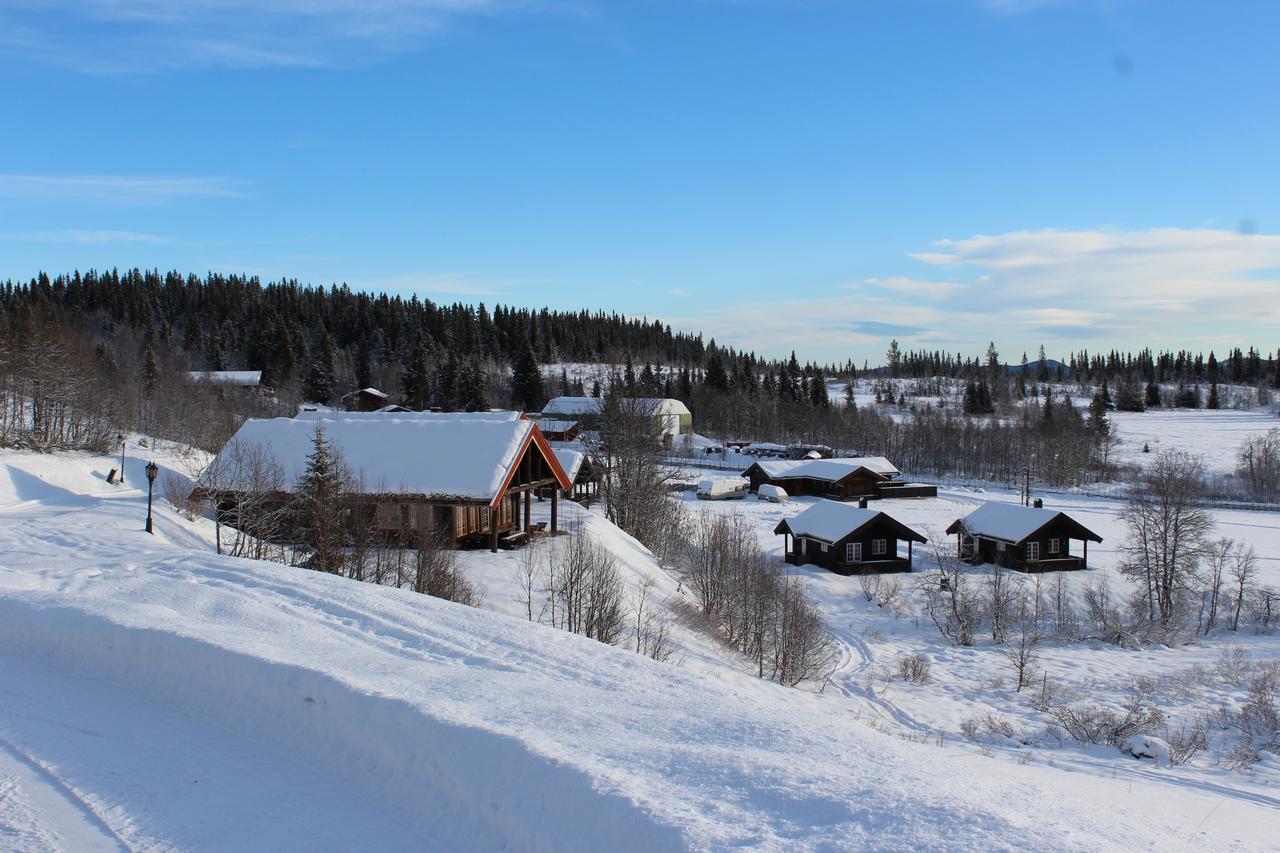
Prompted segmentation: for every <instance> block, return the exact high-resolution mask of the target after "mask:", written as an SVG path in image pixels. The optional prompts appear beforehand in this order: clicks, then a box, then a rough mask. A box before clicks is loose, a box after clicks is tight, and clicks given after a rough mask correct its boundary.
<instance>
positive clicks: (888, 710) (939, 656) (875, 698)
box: [684, 472, 1280, 809]
mask: <svg viewBox="0 0 1280 853" xmlns="http://www.w3.org/2000/svg"><path fill="white" fill-rule="evenodd" d="M691 473H692V472H691ZM684 497H685V499H686V501H687V503H688V506H689V508H690V509H691V510H692V511H695V512H713V513H729V514H733V515H735V516H737V517H739V518H744V519H746V520H748V521H749V522H750V523H751V525H752V527H753V529H754V530H755V531H756V533H757V535H758V537H759V540H760V542H761V545H762V546H763V547H764V548H765V549H766V551H767V552H768V553H770V554H772V555H774V556H775V557H776V558H778V559H781V556H782V537H781V536H777V535H775V534H774V533H773V530H774V528H775V527H776V526H777V524H778V522H779V521H780V520H781V519H783V518H786V517H790V516H793V515H795V514H797V513H799V512H801V511H803V510H804V509H805V508H806V507H808V506H810V505H812V504H813V503H814V501H815V499H812V498H799V499H792V500H791V501H790V502H788V503H786V504H773V503H768V502H765V501H758V500H756V499H755V498H754V497H748V498H747V499H746V500H743V501H732V502H703V501H696V499H695V498H694V497H693V496H692V495H691V494H686V495H685V496H684ZM992 500H994V501H1000V502H1005V503H1010V504H1015V503H1017V502H1018V496H1017V495H1016V494H1015V493H1013V492H1010V491H1007V490H1000V489H985V490H983V491H980V492H979V491H975V490H969V489H948V488H943V489H940V490H939V495H938V497H937V498H923V499H906V500H892V501H879V502H875V503H873V504H872V508H873V509H879V510H883V511H884V512H887V513H889V514H890V515H892V516H893V517H894V518H896V519H898V520H899V521H901V522H903V523H904V524H907V525H908V526H910V527H913V528H915V529H916V530H918V531H920V532H921V533H924V534H925V535H927V536H929V537H930V538H931V539H933V540H934V541H936V542H938V543H939V544H940V545H941V547H942V548H944V549H946V550H947V551H950V549H951V548H953V547H954V538H953V537H947V536H946V535H945V534H944V533H943V531H944V529H945V528H946V527H947V526H948V525H949V524H950V523H951V522H952V521H953V520H955V519H956V518H960V517H962V516H964V515H967V514H968V513H969V512H971V511H972V510H973V509H974V508H975V507H977V506H978V505H979V504H981V503H982V502H984V501H992ZM1045 501H1046V502H1045V505H1046V507H1047V508H1050V509H1060V510H1064V511H1066V512H1068V513H1070V514H1071V516H1072V517H1073V518H1076V519H1077V520H1079V521H1080V522H1081V523H1083V524H1084V525H1085V526H1086V527H1089V528H1090V529H1092V530H1093V531H1095V532H1096V533H1098V534H1099V535H1101V536H1102V537H1103V539H1104V541H1103V543H1102V544H1100V545H1099V544H1094V543H1090V546H1089V569H1088V570H1087V571H1083V572H1067V573H1046V574H1044V575H1041V576H1039V579H1040V583H1041V584H1042V586H1041V590H1040V592H1041V594H1042V596H1044V597H1050V596H1051V595H1052V592H1053V589H1052V584H1053V583H1054V580H1055V579H1056V578H1057V577H1058V576H1059V574H1061V575H1062V576H1063V577H1064V578H1065V579H1066V582H1067V584H1068V588H1069V590H1070V592H1071V594H1072V595H1078V594H1079V593H1080V591H1081V590H1082V589H1083V588H1084V585H1085V584H1088V583H1095V582H1096V581H1097V580H1098V578H1099V577H1102V576H1106V577H1107V579H1108V581H1109V583H1110V584H1111V588H1112V590H1113V593H1114V594H1116V595H1122V594H1124V593H1125V591H1126V590H1128V589H1130V588H1131V585H1130V584H1129V582H1128V581H1127V580H1125V579H1124V578H1123V577H1122V576H1121V575H1120V574H1119V573H1118V572H1117V571H1116V562H1117V547H1118V546H1119V545H1120V543H1121V542H1122V541H1123V539H1124V537H1125V530H1124V525H1123V523H1122V522H1121V521H1120V519H1119V518H1118V515H1119V512H1120V509H1121V507H1122V504H1121V503H1120V502H1118V501H1113V500H1107V499H1103V498H1088V497H1063V496H1057V495H1055V496H1051V497H1046V499H1045ZM1213 514H1214V517H1215V520H1216V525H1217V528H1216V535H1219V536H1229V537H1232V538H1235V539H1237V540H1242V541H1245V542H1248V543H1249V544H1251V545H1253V546H1254V548H1255V549H1256V551H1257V554H1258V558H1259V559H1258V569H1259V573H1258V578H1257V583H1259V584H1262V585H1272V586H1280V515H1278V514H1275V513H1264V512H1249V511H1243V510H1239V511H1231V510H1214V511H1213ZM1073 548H1074V549H1076V551H1075V552H1076V553H1079V551H1078V548H1079V543H1073ZM902 551H903V553H904V555H905V551H906V549H905V546H903V548H902ZM931 554H932V551H931V549H930V548H929V547H925V546H917V547H916V549H915V567H916V570H915V573H914V574H901V575H886V576H883V577H882V580H881V581H880V583H882V584H884V585H885V586H886V587H887V586H889V585H894V584H896V585H898V586H899V587H900V592H899V595H898V599H899V601H901V602H902V603H903V604H904V605H905V607H903V608H902V609H901V610H900V611H899V612H895V611H894V609H893V608H889V607H884V606H880V602H879V600H872V601H869V600H867V598H866V597H865V596H864V595H863V592H862V588H861V584H860V581H859V579H858V578H856V577H841V576H839V575H836V574H833V573H830V572H827V571H825V570H822V569H820V568H817V567H813V566H797V567H790V570H791V571H793V572H794V573H795V574H797V575H798V576H800V577H801V578H803V579H804V581H805V583H806V587H807V588H808V589H809V591H810V593H811V594H812V595H813V596H814V598H815V599H816V601H817V602H818V603H819V605H820V607H821V609H822V611H823V614H824V617H825V618H826V620H827V623H828V626H829V627H830V629H831V630H832V631H833V632H834V634H835V635H836V638H837V640H838V641H839V642H840V644H841V645H842V646H843V647H844V649H845V652H844V655H843V659H842V663H841V667H840V669H839V670H838V671H837V673H836V675H835V677H834V679H833V682H834V685H835V687H836V689H838V690H842V691H844V692H846V693H848V695H850V696H857V697H862V698H865V699H867V700H869V701H870V702H871V707H872V710H873V711H874V712H875V713H876V714H878V715H879V716H880V718H881V725H883V726H884V727H885V729H886V730H889V731H896V732H898V733H899V734H900V735H901V736H904V737H921V738H939V737H941V738H944V739H958V738H960V737H961V729H962V724H963V723H964V721H965V720H967V719H970V718H973V717H980V716H981V715H983V714H984V713H986V712H990V713H992V714H996V715H999V716H1002V717H1005V718H1007V719H1009V720H1010V721H1011V722H1012V723H1013V726H1014V729H1015V730H1016V732H1017V735H1018V739H1025V740H1028V741H1030V744H1020V743H1016V742H1010V743H1007V744H1003V745H1004V746H1006V747H1007V749H1006V750H1005V753H1007V754H1005V756H1004V757H1005V758H1006V759H1007V760H1010V761H1019V762H1027V763H1044V764H1046V765H1049V766H1056V767H1069V768H1072V769H1075V770H1079V771H1082V772H1086V773H1092V774H1103V775H1116V774H1118V775H1121V776H1124V777H1126V778H1135V774H1136V778H1143V779H1150V778H1151V777H1152V773H1153V772H1156V773H1157V775H1158V776H1159V777H1160V778H1162V779H1163V780H1164V781H1166V782H1168V783H1169V784H1173V785H1178V786H1191V787H1203V788H1205V789H1207V790H1218V791H1221V792H1224V796H1231V797H1242V798H1245V799H1251V798H1258V799H1259V800H1260V801H1262V802H1266V803H1269V804H1270V805H1271V807H1273V808H1277V809H1280V760H1277V757H1276V756H1266V757H1264V759H1263V761H1262V762H1260V763H1259V764H1258V765H1256V766H1255V768H1254V770H1253V772H1252V773H1250V774H1247V775H1245V774H1240V773H1233V772H1228V771H1227V770H1226V769H1224V768H1223V766H1222V761H1221V759H1222V756H1221V755H1215V754H1213V752H1212V751H1209V752H1206V753H1203V754H1201V755H1200V756H1199V757H1198V758H1197V759H1195V760H1193V761H1192V762H1191V763H1190V764H1189V765H1184V766H1181V767H1177V768H1172V769H1171V768H1167V767H1166V768H1163V769H1162V770H1160V771H1158V772H1157V771H1154V770H1153V768H1151V767H1150V766H1149V765H1148V766H1141V767H1139V766H1136V764H1135V762H1134V761H1133V760H1132V759H1130V758H1127V757H1125V756H1123V755H1121V754H1120V753H1119V752H1118V751H1117V750H1116V749H1114V748H1111V747H1089V748H1084V747H1081V746H1079V745H1077V744H1072V743H1058V742H1055V741H1052V740H1051V739H1046V738H1045V737H1044V729H1045V725H1046V723H1047V722H1048V719H1047V718H1046V717H1045V716H1044V715H1042V714H1040V713H1038V712H1036V711H1034V710H1033V709H1032V708H1031V707H1030V704H1029V698H1030V697H1029V696H1028V695H1027V694H1025V693H1024V694H1019V693H1016V692H1015V690H1014V683H1013V681H1012V678H1013V670H1012V668H1011V665H1010V663H1009V661H1008V659H1007V658H1006V657H1005V652H1004V649H1005V646H1002V645H997V644H994V643H992V642H990V640H989V638H986V637H982V638H980V639H979V642H978V643H977V644H976V645H975V646H974V647H972V648H959V647H955V646H952V645H950V644H949V643H948V642H947V641H946V640H945V639H943V638H942V636H941V635H940V634H939V632H938V630H937V629H936V628H935V627H934V626H933V625H932V623H931V622H930V621H929V619H928V618H927V616H925V615H924V614H923V613H922V608H921V601H922V599H921V593H920V591H919V589H918V585H919V583H920V582H921V579H922V575H923V573H927V572H930V571H936V565H935V563H934V562H933V559H932V556H931ZM967 571H968V572H969V573H970V574H971V575H973V576H974V580H975V581H976V582H977V583H979V584H982V583H986V581H987V579H988V577H989V572H988V571H986V570H984V569H983V568H981V567H974V568H970V569H968V570H967ZM1005 577H1006V580H1007V581H1008V582H1009V583H1011V584H1014V585H1018V586H1021V587H1022V588H1024V589H1025V590H1027V591H1028V592H1029V593H1030V592H1033V591H1034V585H1035V583H1036V580H1037V578H1036V576H1029V575H1023V574H1019V573H1006V576H1005ZM1228 646H1231V647H1235V648H1238V649H1240V650H1243V651H1244V652H1245V653H1246V654H1248V655H1249V656H1250V657H1251V659H1252V660H1275V659H1280V638H1278V637H1276V636H1274V635H1272V636H1254V635H1251V634H1249V633H1248V632H1246V631H1242V632H1240V633H1239V634H1229V635H1224V634H1223V633H1218V634H1215V635H1214V636H1213V637H1211V638H1206V639H1203V640H1201V641H1200V642H1199V643H1198V644H1197V645H1194V646H1182V647H1177V648H1168V647H1154V648H1146V649H1140V650H1135V649H1124V648H1120V647H1116V646H1112V645H1104V644H1100V643H1090V642H1079V643H1065V642H1046V643H1045V644H1044V645H1042V646H1041V647H1040V649H1039V657H1040V663H1041V667H1042V671H1043V672H1044V673H1046V674H1047V676H1048V678H1049V679H1051V680H1052V681H1054V682H1057V683H1058V684H1060V685H1063V686H1064V687H1065V688H1067V689H1068V690H1072V691H1076V693H1077V695H1078V697H1079V698H1081V699H1088V700H1094V701H1096V700H1102V701H1108V702H1114V703H1117V704H1119V703H1121V702H1123V701H1124V699H1125V698H1126V697H1127V696H1129V695H1131V694H1132V693H1133V686H1134V680H1135V679H1136V678H1146V679H1156V680H1158V681H1160V684H1161V687H1162V690H1163V693H1162V694H1161V695H1160V696H1159V701H1160V704H1161V707H1162V708H1163V709H1164V710H1166V711H1167V712H1168V713H1169V714H1170V717H1171V719H1173V720H1174V721H1175V722H1178V721H1181V720H1185V719H1189V718H1190V716H1191V715H1192V714H1193V713H1195V712H1202V711H1211V710H1213V709H1214V708H1216V707H1218V705H1220V704H1223V703H1226V704H1228V705H1232V704H1238V703H1239V702H1240V701H1242V699H1243V690H1242V689H1241V686H1240V685H1227V684H1220V683H1213V681H1212V679H1208V680H1205V679H1204V678H1203V677H1202V674H1198V675H1196V676H1195V677H1194V678H1193V677H1191V676H1189V675H1188V671H1189V670H1192V669H1193V668H1195V667H1201V668H1205V669H1213V668H1214V667H1215V665H1216V664H1217V662H1218V660H1219V659H1220V658H1221V656H1222V654H1223V650H1224V649H1225V648H1226V647H1228ZM910 654H920V655H922V656H924V657H925V658H926V659H928V660H929V662H930V665H931V672H930V680H929V683H927V684H924V685H913V684H909V683H906V682H903V681H902V680H900V679H893V678H892V675H893V673H894V671H895V669H896V665H897V662H898V660H899V658H901V657H902V656H904V655H910ZM1015 740H1016V739H1015ZM1028 747H1030V748H1028ZM988 748H991V747H990V745H988ZM1226 791H1231V792H1232V793H1230V794H1227V793H1225V792H1226Z"/></svg>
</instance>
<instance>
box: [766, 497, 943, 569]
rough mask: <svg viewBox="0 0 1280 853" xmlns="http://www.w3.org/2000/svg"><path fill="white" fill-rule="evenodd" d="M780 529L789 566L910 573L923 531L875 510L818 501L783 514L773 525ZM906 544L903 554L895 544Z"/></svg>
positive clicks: (777, 532) (779, 532) (921, 540)
mask: <svg viewBox="0 0 1280 853" xmlns="http://www.w3.org/2000/svg"><path fill="white" fill-rule="evenodd" d="M773 532H774V533H775V534H781V535H782V537H783V540H782V550H783V556H784V558H785V559H786V561H787V562H788V563H790V564H792V565H796V566H800V565H805V564H812V565H815V566H822V567H823V568H825V569H829V570H831V571H833V572H835V573H837V574H841V575H852V574H870V573H873V572H909V571H911V563H912V559H913V556H914V555H913V553H912V546H913V544H914V543H916V542H920V543H924V542H925V541H927V540H926V539H925V537H924V536H923V535H921V534H920V533H918V532H916V531H915V530H912V529H911V528H910V527H907V526H906V525H905V524H903V523H902V522H900V521H898V520H897V519H895V518H893V517H892V516H890V515H887V514H885V513H883V512H880V511H879V510H872V509H866V508H865V507H856V506H849V505H848V504H843V503H836V502H834V501H819V502H818V503H816V504H814V505H813V506H811V507H809V508H808V509H806V510H804V511H803V512H801V513H799V514H797V515H794V516H792V517H791V518H786V519H783V520H782V521H781V522H779V523H778V526H777V527H775V528H774V530H773ZM903 542H905V543H906V544H907V553H906V554H905V555H904V554H902V553H900V552H899V545H900V544H901V543H903Z"/></svg>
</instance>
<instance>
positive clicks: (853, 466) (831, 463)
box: [756, 456, 898, 481]
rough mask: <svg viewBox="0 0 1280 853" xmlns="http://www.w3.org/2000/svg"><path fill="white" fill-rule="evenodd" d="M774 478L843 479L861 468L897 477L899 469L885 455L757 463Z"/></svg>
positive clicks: (885, 475) (884, 475) (881, 474)
mask: <svg viewBox="0 0 1280 853" xmlns="http://www.w3.org/2000/svg"><path fill="white" fill-rule="evenodd" d="M756 464H758V465H759V466H760V469H761V470H762V471H764V472H765V473H766V474H768V475H769V476H770V477H771V478H773V479H775V480H776V479H778V478H791V477H807V478H809V479H812V480H830V481H835V480H842V479H844V478H845V477H847V476H849V474H851V473H852V472H854V471H857V470H858V469H860V468H866V469H867V470H868V471H871V472H872V473H875V474H879V475H880V476H882V477H896V476H897V475H898V469H897V468H895V467H894V466H893V463H892V462H890V461H889V460H888V459H885V458H884V457H883V456H860V457H850V458H837V459H797V460H778V461H765V462H758V463H756Z"/></svg>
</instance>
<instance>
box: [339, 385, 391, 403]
mask: <svg viewBox="0 0 1280 853" xmlns="http://www.w3.org/2000/svg"><path fill="white" fill-rule="evenodd" d="M357 394H369V395H371V396H373V397H379V398H381V399H383V400H386V399H388V397H387V395H386V394H385V393H384V392H382V391H379V390H378V389H377V388H361V389H360V390H359V391H352V392H351V393H350V394H343V395H342V399H344V400H345V399H347V398H348V397H354V396H355V395H357Z"/></svg>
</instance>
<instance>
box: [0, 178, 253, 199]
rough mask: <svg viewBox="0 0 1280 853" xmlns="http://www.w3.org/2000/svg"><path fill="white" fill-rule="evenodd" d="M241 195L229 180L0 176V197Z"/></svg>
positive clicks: (145, 197) (229, 196) (123, 197)
mask: <svg viewBox="0 0 1280 853" xmlns="http://www.w3.org/2000/svg"><path fill="white" fill-rule="evenodd" d="M241 194H242V193H241V191H240V190H239V189H238V188H237V187H236V186H235V185H234V184H233V183H232V182H231V181H229V180H227V179H226V178H213V177H134V176H126V175H15V174H0V198H17V199H37V200H40V199H43V200H58V201H68V200H90V201H109V202H124V203H130V204H138V203H155V202H167V201H173V200H175V199H180V198H193V197H194V198H234V197H237V196H240V195H241Z"/></svg>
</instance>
